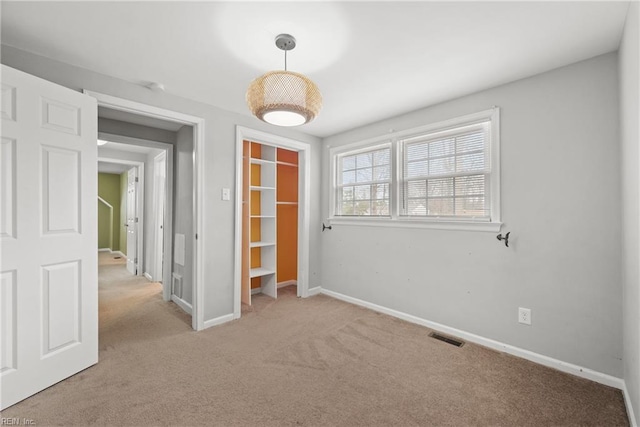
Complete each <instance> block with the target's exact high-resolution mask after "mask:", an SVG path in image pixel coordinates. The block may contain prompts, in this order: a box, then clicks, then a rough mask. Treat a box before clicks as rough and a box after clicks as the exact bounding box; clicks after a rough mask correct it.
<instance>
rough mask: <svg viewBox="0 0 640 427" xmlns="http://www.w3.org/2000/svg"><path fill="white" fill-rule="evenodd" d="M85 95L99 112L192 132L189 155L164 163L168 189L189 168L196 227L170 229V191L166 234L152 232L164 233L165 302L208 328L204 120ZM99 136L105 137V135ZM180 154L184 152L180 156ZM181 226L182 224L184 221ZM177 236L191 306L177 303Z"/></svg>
mask: <svg viewBox="0 0 640 427" xmlns="http://www.w3.org/2000/svg"><path fill="white" fill-rule="evenodd" d="M85 93H87V94H88V95H90V96H92V97H94V98H96V99H97V101H98V108H99V109H101V108H102V109H107V110H109V111H111V112H112V113H113V114H115V115H127V116H128V117H131V118H132V120H134V121H135V122H136V123H137V124H142V125H144V124H145V123H149V122H154V121H156V122H157V121H162V122H168V123H175V124H179V125H180V126H181V127H184V128H188V129H189V136H188V138H189V139H190V141H191V147H190V151H189V152H188V153H182V154H183V156H182V160H180V159H178V158H177V157H176V161H175V162H174V160H173V158H169V153H170V151H168V152H167V156H166V157H165V161H164V162H165V165H166V167H165V171H166V173H165V176H164V178H165V183H166V186H167V187H168V186H169V185H170V184H171V183H173V181H174V175H173V167H176V168H179V167H180V165H181V166H183V167H184V168H185V169H184V170H185V171H188V173H187V172H185V173H181V176H185V175H188V176H189V177H190V178H191V179H190V182H189V185H188V186H184V187H185V188H183V189H182V190H183V191H188V192H189V193H190V200H191V203H190V204H189V205H188V206H183V207H184V209H183V210H184V212H183V215H188V216H189V217H190V218H189V223H190V224H192V226H191V227H190V228H188V229H186V230H185V232H183V233H181V232H180V231H179V230H178V228H174V229H173V230H170V227H169V226H168V225H169V224H173V223H174V222H175V221H174V220H175V218H172V209H170V207H173V206H174V202H173V198H172V197H173V192H172V191H168V189H166V191H165V201H164V206H165V209H164V218H163V219H162V220H161V221H162V231H161V232H160V231H158V230H157V229H156V230H154V231H153V233H152V235H153V236H154V237H155V236H157V235H158V233H161V234H162V238H161V241H162V245H163V247H164V248H165V250H164V251H162V258H161V260H160V262H161V264H162V268H161V269H159V268H157V267H156V268H154V270H155V273H153V274H155V275H156V276H157V275H158V271H160V273H159V274H161V277H162V283H163V292H162V294H163V295H162V296H163V299H164V300H165V301H170V300H173V301H174V302H176V303H177V304H178V305H179V306H180V307H182V308H183V309H184V310H185V311H187V312H188V313H189V314H190V315H191V318H192V322H191V323H192V328H193V329H195V330H201V329H204V311H203V308H202V301H203V294H204V292H203V289H202V288H203V280H202V265H203V264H202V243H201V241H199V240H198V239H197V234H198V230H200V229H201V228H202V227H201V221H202V200H203V191H202V190H203V180H202V171H203V168H202V158H201V153H202V147H203V143H204V119H201V118H199V117H195V116H190V115H187V114H183V113H178V112H174V111H170V110H164V109H161V108H157V107H152V106H149V105H145V104H141V103H137V102H133V101H129V100H124V99H121V98H116V97H113V96H110V95H105V94H100V93H95V92H91V91H85ZM99 136H100V137H102V134H101V135H99ZM111 136H113V135H111ZM120 138H124V139H131V137H129V136H120ZM133 139H136V138H133ZM180 154H181V153H178V155H180ZM153 164H155V159H154V160H153ZM178 173H180V172H176V176H177V174H178ZM150 179H151V180H153V181H155V179H156V177H155V176H153V177H151V178H150ZM174 191H179V189H178V188H177V187H175V188H174ZM153 203H154V205H155V203H156V201H155V197H154V202H153ZM149 209H150V210H151V209H153V207H149ZM180 223H182V221H181V222H180ZM176 224H177V222H176ZM173 233H176V234H175V236H176V237H178V238H180V235H182V238H184V240H185V242H186V245H185V246H184V248H185V251H184V252H185V254H186V255H187V256H186V258H187V260H188V264H186V265H185V266H184V267H183V270H185V271H183V272H181V274H182V275H183V276H185V275H188V276H189V277H190V283H189V286H185V288H186V289H187V291H188V294H189V297H190V298H191V302H190V304H188V305H184V304H182V305H181V304H180V303H179V302H180V301H176V298H175V297H176V295H174V294H173V289H174V287H173V283H174V280H173V273H174V272H175V271H176V269H180V266H176V264H175V262H174V258H175V255H176V254H175V253H174V251H175V242H174V234H173ZM154 240H158V239H154ZM154 247H155V245H154ZM177 255H179V254H177ZM183 256H184V254H183ZM157 263H158V257H157V256H156V257H154V260H152V261H151V262H150V263H149V265H154V266H157ZM187 266H188V267H187ZM153 274H152V275H153ZM182 290H184V289H182Z"/></svg>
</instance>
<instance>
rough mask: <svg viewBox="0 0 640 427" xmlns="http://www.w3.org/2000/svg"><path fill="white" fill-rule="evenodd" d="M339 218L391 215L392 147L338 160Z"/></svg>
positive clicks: (341, 156) (358, 153)
mask: <svg viewBox="0 0 640 427" xmlns="http://www.w3.org/2000/svg"><path fill="white" fill-rule="evenodd" d="M337 159H338V167H337V171H338V176H337V186H336V197H337V200H336V208H337V210H336V215H342V216H389V215H390V208H389V206H390V203H389V200H390V199H389V195H390V185H391V147H390V146H389V145H387V146H384V147H376V148H373V149H369V150H367V151H360V152H355V153H346V154H344V155H340V156H338V157H337Z"/></svg>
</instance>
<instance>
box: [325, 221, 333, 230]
mask: <svg viewBox="0 0 640 427" xmlns="http://www.w3.org/2000/svg"><path fill="white" fill-rule="evenodd" d="M332 227H333V226H332V225H328V226H327V225H324V222H323V223H322V231H324V230H331V228H332Z"/></svg>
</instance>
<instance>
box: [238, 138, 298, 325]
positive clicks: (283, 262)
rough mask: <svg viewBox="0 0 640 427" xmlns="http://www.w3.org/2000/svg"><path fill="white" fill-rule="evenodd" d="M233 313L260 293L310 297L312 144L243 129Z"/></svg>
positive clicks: (248, 304)
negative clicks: (310, 155) (310, 177)
mask: <svg viewBox="0 0 640 427" xmlns="http://www.w3.org/2000/svg"><path fill="white" fill-rule="evenodd" d="M237 135H238V139H237V147H236V158H237V163H236V164H237V165H238V168H237V174H236V263H235V267H236V270H235V271H236V278H235V299H234V303H235V306H234V317H235V318H239V317H240V316H241V312H242V306H243V305H246V306H251V304H252V298H255V297H257V294H262V295H266V296H268V297H270V298H274V299H275V298H278V294H279V293H280V295H282V294H283V293H284V292H286V293H289V294H293V293H294V294H295V295H297V296H298V297H307V296H308V295H309V285H308V270H309V269H308V265H309V259H308V253H309V194H308V189H307V186H308V182H309V154H310V146H309V145H308V144H304V143H301V142H297V141H293V140H288V139H286V138H281V137H276V136H274V135H268V134H265V133H262V132H258V131H253V130H250V129H246V128H241V127H238V132H237Z"/></svg>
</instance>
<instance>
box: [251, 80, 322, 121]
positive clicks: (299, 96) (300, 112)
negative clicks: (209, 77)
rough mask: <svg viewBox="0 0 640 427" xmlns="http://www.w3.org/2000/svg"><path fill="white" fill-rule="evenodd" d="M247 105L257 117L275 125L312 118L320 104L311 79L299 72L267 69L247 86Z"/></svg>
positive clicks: (316, 88)
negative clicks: (266, 71)
mask: <svg viewBox="0 0 640 427" xmlns="http://www.w3.org/2000/svg"><path fill="white" fill-rule="evenodd" d="M247 104H248V105H249V109H250V110H251V112H252V113H253V114H254V115H255V116H256V117H257V118H259V119H260V120H262V121H265V122H267V123H271V124H275V125H278V126H298V125H302V124H305V123H309V122H310V121H311V120H313V119H314V118H315V117H316V116H317V115H318V112H319V111H320V108H321V107H322V95H320V91H319V90H318V87H317V86H316V84H315V83H314V82H312V81H311V80H309V79H308V78H307V77H305V76H304V75H302V74H300V73H294V72H291V71H270V72H268V73H266V74H264V75H262V76H260V77H258V78H257V79H255V80H254V81H253V82H251V84H250V85H249V89H247Z"/></svg>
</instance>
